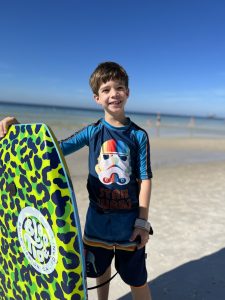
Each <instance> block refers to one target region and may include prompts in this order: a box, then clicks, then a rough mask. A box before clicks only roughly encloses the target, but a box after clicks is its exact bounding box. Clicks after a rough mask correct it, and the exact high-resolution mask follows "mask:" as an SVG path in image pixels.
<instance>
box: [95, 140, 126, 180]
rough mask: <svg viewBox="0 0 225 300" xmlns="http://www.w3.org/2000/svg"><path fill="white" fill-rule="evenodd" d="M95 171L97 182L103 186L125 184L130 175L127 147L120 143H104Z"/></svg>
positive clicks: (110, 141) (112, 141) (113, 141)
mask: <svg viewBox="0 0 225 300" xmlns="http://www.w3.org/2000/svg"><path fill="white" fill-rule="evenodd" d="M95 171H96V173H97V174H98V177H99V180H100V181H101V182H102V183H104V184H107V185H109V184H112V183H117V184H119V185H125V184H127V183H128V182H129V181H130V174H131V167H130V149H129V147H128V146H127V145H126V144H125V143H124V142H122V141H115V140H108V141H106V142H104V143H103V145H102V147H101V151H100V154H99V157H98V164H97V165H96V166H95Z"/></svg>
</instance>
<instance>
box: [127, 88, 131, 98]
mask: <svg viewBox="0 0 225 300" xmlns="http://www.w3.org/2000/svg"><path fill="white" fill-rule="evenodd" d="M129 96H130V90H129V88H127V97H129Z"/></svg>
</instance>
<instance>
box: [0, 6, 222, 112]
mask: <svg viewBox="0 0 225 300" xmlns="http://www.w3.org/2000/svg"><path fill="white" fill-rule="evenodd" d="M224 37H225V1H223V0H216V1H215V0H182V1H181V0H154V1H153V0H137V1H136V0H134V1H132V0H129V1H128V0H114V1H105V0H104V1H102V0H89V1H87V0H73V1H72V0H64V1H63V0H61V1H59V0H54V1H53V0H51V1H50V0H32V1H31V0H27V1H25V0H14V1H12V0H7V1H0V100H4V101H16V102H25V103H39V104H49V105H51V104H53V105H68V106H78V107H86V108H96V107H97V106H96V104H95V103H94V101H93V100H92V94H91V91H90V88H89V85H88V80H89V76H90V74H91V72H92V71H93V70H94V68H95V67H96V66H97V64H98V63H100V62H102V61H107V60H111V61H116V62H118V63H120V64H121V65H123V66H124V67H125V69H126V70H127V72H128V74H129V77H130V91H131V95H130V98H129V101H128V104H127V109H128V110H132V111H145V112H161V113H175V114H186V115H201V116H207V115H211V114H215V115H217V116H220V117H225V38H224Z"/></svg>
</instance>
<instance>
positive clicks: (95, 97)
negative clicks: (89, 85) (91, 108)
mask: <svg viewBox="0 0 225 300" xmlns="http://www.w3.org/2000/svg"><path fill="white" fill-rule="evenodd" d="M93 98H94V100H95V102H96V103H98V100H99V96H98V95H96V94H93Z"/></svg>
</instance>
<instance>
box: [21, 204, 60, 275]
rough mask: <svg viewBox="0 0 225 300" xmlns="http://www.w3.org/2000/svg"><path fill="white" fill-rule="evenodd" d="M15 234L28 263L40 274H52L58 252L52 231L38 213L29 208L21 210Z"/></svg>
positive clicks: (34, 209)
mask: <svg viewBox="0 0 225 300" xmlns="http://www.w3.org/2000/svg"><path fill="white" fill-rule="evenodd" d="M17 233H18V238H19V242H20V245H21V247H22V250H23V253H24V255H25V256H26V258H27V259H28V261H29V263H30V264H31V265H32V266H33V267H34V268H35V269H36V270H37V271H38V272H40V273H43V274H50V273H52V272H53V271H54V270H55V267H56V264H57V259H58V251H57V246H56V241H55V237H54V234H53V232H52V229H51V227H50V225H49V223H48V222H47V220H46V218H45V217H44V216H43V215H42V214H41V213H40V211H38V210H37V209H36V208H33V207H30V206H27V207H25V208H24V209H22V210H21V212H20V214H19V217H18V221H17Z"/></svg>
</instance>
